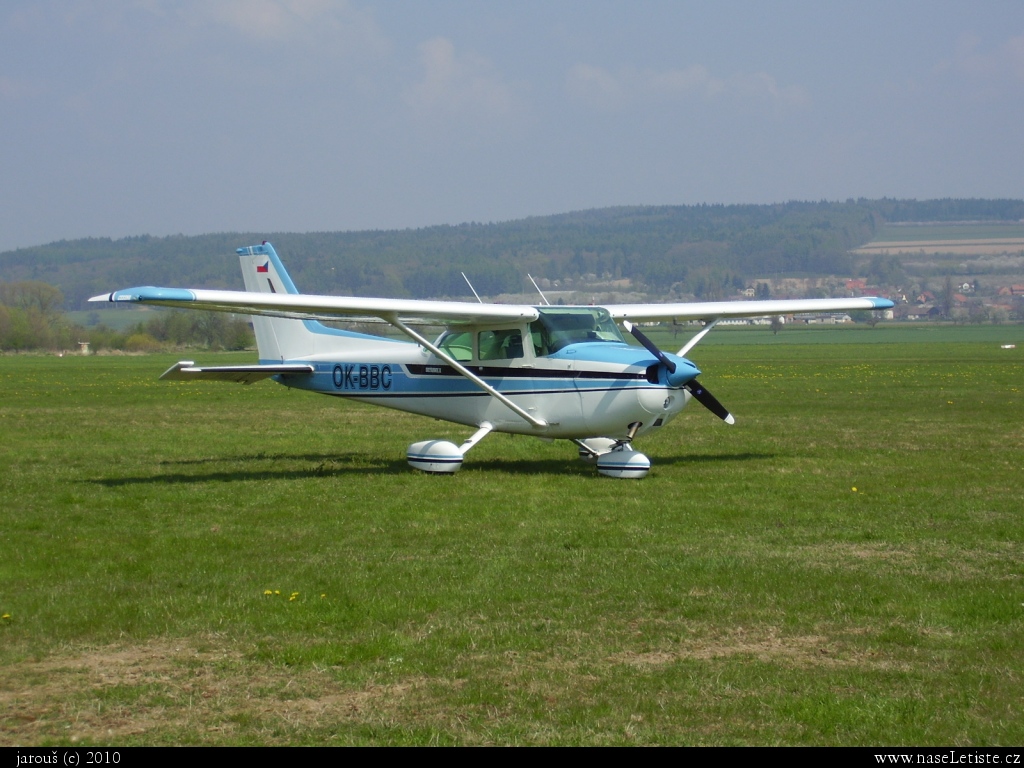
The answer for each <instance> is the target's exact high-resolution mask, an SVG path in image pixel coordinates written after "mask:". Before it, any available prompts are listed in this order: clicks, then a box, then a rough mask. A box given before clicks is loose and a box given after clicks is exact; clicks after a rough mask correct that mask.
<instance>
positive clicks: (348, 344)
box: [236, 242, 390, 363]
mask: <svg viewBox="0 0 1024 768" xmlns="http://www.w3.org/2000/svg"><path fill="white" fill-rule="evenodd" d="M236 253H238V258H239V260H240V261H241V263H242V278H243V280H244V281H245V290H247V291H249V292H251V293H298V292H299V291H298V289H297V288H296V287H295V283H293V282H292V279H291V278H290V277H289V276H288V272H287V271H286V270H285V268H284V265H283V264H282V263H281V259H279V258H278V256H277V252H276V251H275V250H274V246H272V245H271V244H270V243H267V242H264V243H262V244H261V245H250V246H248V247H246V248H239V249H238V250H237V251H236ZM252 327H253V330H254V331H255V332H256V346H257V347H258V348H259V355H260V362H268V363H278V362H283V361H285V360H301V359H305V358H310V357H316V356H323V355H329V354H331V353H337V352H342V351H345V350H352V349H358V348H366V349H370V348H379V346H380V343H381V342H385V341H390V340H389V339H383V338H380V337H377V336H368V335H366V334H362V333H352V332H349V331H341V330H338V329H335V328H328V327H326V326H324V325H323V324H322V323H319V322H317V321H315V320H293V319H290V318H283V317H264V316H262V315H253V316H252Z"/></svg>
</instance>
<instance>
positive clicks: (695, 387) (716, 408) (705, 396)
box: [685, 379, 736, 424]
mask: <svg viewBox="0 0 1024 768" xmlns="http://www.w3.org/2000/svg"><path fill="white" fill-rule="evenodd" d="M685 386H686V389H687V390H688V391H689V393H690V394H691V395H693V396H694V398H696V400H697V402H698V403H700V404H701V405H703V406H704V407H705V408H707V409H708V410H709V411H711V412H712V413H713V414H715V416H717V417H718V418H720V419H721V420H722V421H724V422H725V423H726V424H735V423H736V419H735V418H733V415H732V414H731V413H729V411H728V409H727V408H726V407H725V406H724V405H722V404H721V403H720V402H718V398H716V397H715V396H714V395H712V394H711V393H710V392H708V391H707V390H706V389H704V385H703V384H701V383H700V382H699V381H697V380H696V379H693V380H692V381H688V382H687V383H686V385H685Z"/></svg>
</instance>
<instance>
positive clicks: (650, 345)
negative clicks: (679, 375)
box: [622, 320, 676, 373]
mask: <svg viewBox="0 0 1024 768" xmlns="http://www.w3.org/2000/svg"><path fill="white" fill-rule="evenodd" d="M622 327H623V328H625V329H626V330H627V331H629V332H630V333H631V334H633V338H635V339H636V340H637V341H639V342H640V343H641V344H643V346H644V349H646V350H647V351H648V352H650V353H651V354H652V355H654V356H655V357H656V358H658V362H660V363H661V364H662V365H664V366H665V368H667V369H668V372H669V373H675V372H676V364H675V363H673V362H672V361H671V360H669V359H668V358H667V357H666V356H665V353H664V352H662V351H661V350H660V349H658V348H657V346H655V344H654V342H653V341H651V340H650V339H648V338H647V337H646V336H645V335H644V333H643V331H641V330H640V329H639V328H637V327H636V326H635V325H633V324H632V323H631V322H629V320H623V321H622Z"/></svg>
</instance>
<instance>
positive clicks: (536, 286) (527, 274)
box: [526, 272, 551, 307]
mask: <svg viewBox="0 0 1024 768" xmlns="http://www.w3.org/2000/svg"><path fill="white" fill-rule="evenodd" d="M526 276H527V277H528V278H530V282H531V283H533V287H534V288H536V289H537V293H539V294H540V297H541V298H542V299H544V303H545V304H547V305H548V306H549V307H550V306H551V302H550V301H548V297H547V296H545V295H544V291H542V290H541V289H540V286H539V285H537V281H536V280H534V279H533V275H531V274H530V273H529V272H527V273H526Z"/></svg>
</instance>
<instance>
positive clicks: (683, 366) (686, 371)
mask: <svg viewBox="0 0 1024 768" xmlns="http://www.w3.org/2000/svg"><path fill="white" fill-rule="evenodd" d="M666 357H667V358H669V359H670V360H671V361H672V362H673V363H675V364H676V369H675V371H674V372H672V373H669V372H668V370H667V369H666V370H665V374H666V379H667V380H668V385H669V386H670V387H676V388H678V387H681V386H683V385H684V384H686V383H687V382H689V381H692V380H693V379H695V378H697V377H698V376H700V369H699V368H697V366H696V365H694V364H693V363H691V362H690V361H689V360H687V359H686V358H685V357H676V356H675V355H666Z"/></svg>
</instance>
